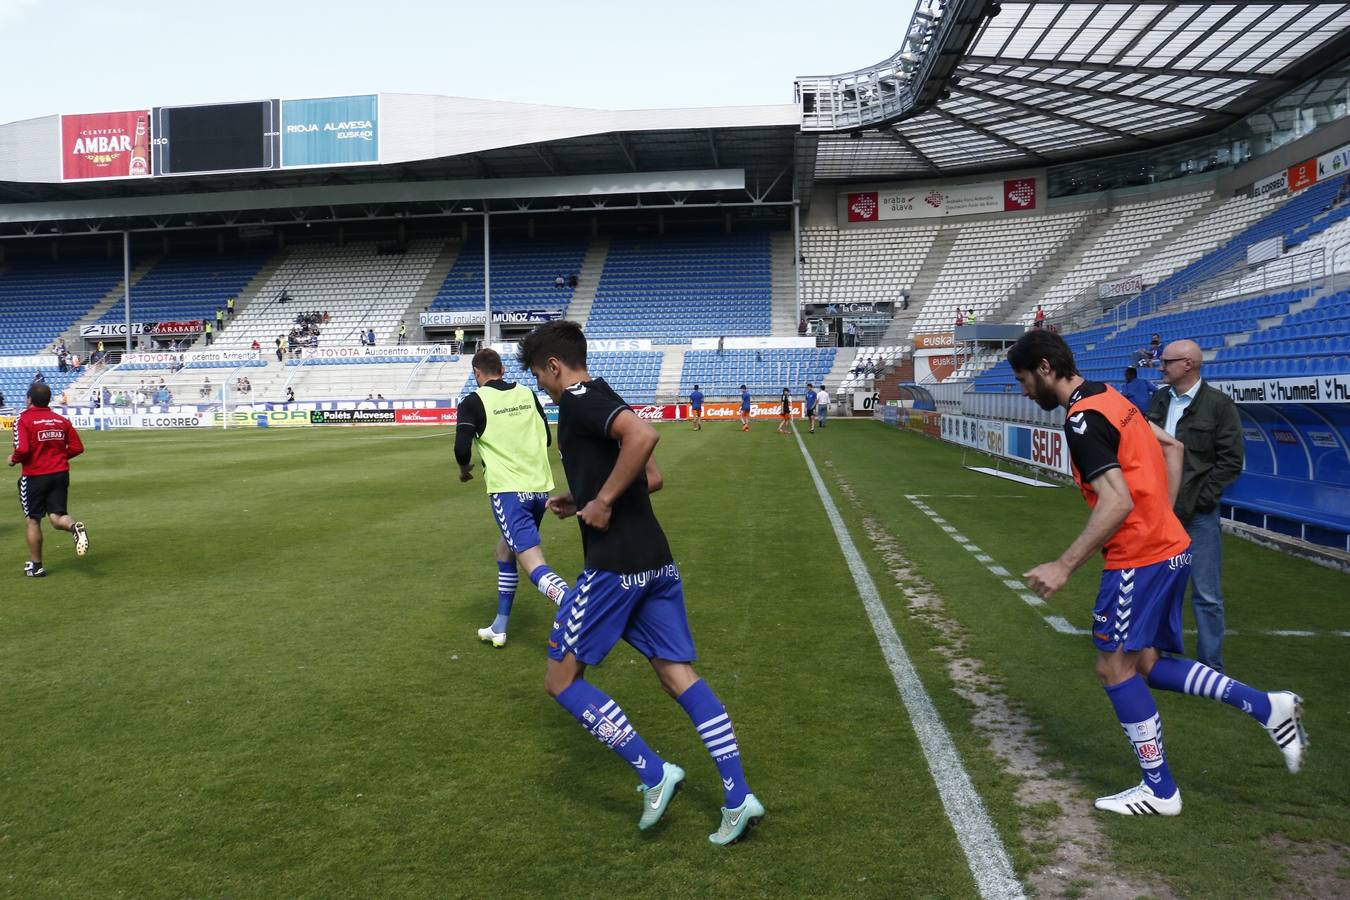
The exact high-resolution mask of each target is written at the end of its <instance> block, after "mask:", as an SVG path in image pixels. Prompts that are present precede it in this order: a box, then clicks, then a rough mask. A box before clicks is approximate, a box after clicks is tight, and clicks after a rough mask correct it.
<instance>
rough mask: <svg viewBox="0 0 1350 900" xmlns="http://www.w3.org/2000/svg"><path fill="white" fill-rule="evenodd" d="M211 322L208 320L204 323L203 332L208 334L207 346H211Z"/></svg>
mask: <svg viewBox="0 0 1350 900" xmlns="http://www.w3.org/2000/svg"><path fill="white" fill-rule="evenodd" d="M211 331H212V328H211V322H210V320H207V321H206V322H204V323H203V324H202V333H203V334H204V335H205V336H206V346H208V347H210V346H211Z"/></svg>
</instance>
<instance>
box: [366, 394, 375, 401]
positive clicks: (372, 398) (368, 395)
mask: <svg viewBox="0 0 1350 900" xmlns="http://www.w3.org/2000/svg"><path fill="white" fill-rule="evenodd" d="M366 399H367V400H374V399H375V395H374V394H366Z"/></svg>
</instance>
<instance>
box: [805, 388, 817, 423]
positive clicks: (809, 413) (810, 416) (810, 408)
mask: <svg viewBox="0 0 1350 900" xmlns="http://www.w3.org/2000/svg"><path fill="white" fill-rule="evenodd" d="M806 420H807V421H808V422H810V423H811V429H810V431H809V433H810V434H815V433H816V392H815V391H814V390H812V389H811V382H809V381H808V382H807V383H806Z"/></svg>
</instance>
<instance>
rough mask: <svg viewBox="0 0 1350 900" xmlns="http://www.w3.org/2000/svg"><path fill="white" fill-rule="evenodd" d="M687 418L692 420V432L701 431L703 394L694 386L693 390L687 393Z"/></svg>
mask: <svg viewBox="0 0 1350 900" xmlns="http://www.w3.org/2000/svg"><path fill="white" fill-rule="evenodd" d="M689 418H691V419H693V420H694V430H695V431H702V430H703V392H702V391H700V390H699V389H698V385H694V389H693V390H692V391H690V392H689Z"/></svg>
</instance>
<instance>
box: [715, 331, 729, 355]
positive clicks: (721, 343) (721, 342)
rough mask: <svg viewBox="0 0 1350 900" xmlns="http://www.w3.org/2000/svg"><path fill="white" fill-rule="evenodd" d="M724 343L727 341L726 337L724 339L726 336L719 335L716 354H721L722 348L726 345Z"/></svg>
mask: <svg viewBox="0 0 1350 900" xmlns="http://www.w3.org/2000/svg"><path fill="white" fill-rule="evenodd" d="M726 343H727V339H726V336H725V335H723V336H722V337H720V338H718V339H717V355H718V356H721V355H722V349H723V348H724V347H725V346H726Z"/></svg>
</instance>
